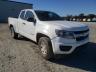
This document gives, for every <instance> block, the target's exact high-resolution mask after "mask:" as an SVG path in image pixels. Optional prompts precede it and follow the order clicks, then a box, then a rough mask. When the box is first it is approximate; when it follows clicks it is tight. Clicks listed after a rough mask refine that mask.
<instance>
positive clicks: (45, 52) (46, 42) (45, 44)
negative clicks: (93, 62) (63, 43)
mask: <svg viewBox="0 0 96 72" xmlns="http://www.w3.org/2000/svg"><path fill="white" fill-rule="evenodd" d="M38 45H39V47H40V51H41V54H42V56H43V57H44V58H45V59H47V60H48V59H52V58H53V57H54V54H53V50H52V45H51V41H50V39H49V38H47V37H41V38H40V39H39V42H38Z"/></svg>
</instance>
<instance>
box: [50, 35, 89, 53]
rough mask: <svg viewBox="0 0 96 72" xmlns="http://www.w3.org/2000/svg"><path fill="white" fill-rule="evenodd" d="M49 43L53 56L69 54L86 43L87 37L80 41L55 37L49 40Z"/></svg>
mask: <svg viewBox="0 0 96 72" xmlns="http://www.w3.org/2000/svg"><path fill="white" fill-rule="evenodd" d="M51 42H52V47H53V52H54V54H71V53H72V52H73V51H74V50H75V49H76V48H77V47H79V46H82V45H84V44H86V43H88V42H89V37H88V38H86V39H84V40H82V41H76V40H75V39H64V38H60V37H55V38H53V39H52V40H51ZM63 48H64V49H63Z"/></svg>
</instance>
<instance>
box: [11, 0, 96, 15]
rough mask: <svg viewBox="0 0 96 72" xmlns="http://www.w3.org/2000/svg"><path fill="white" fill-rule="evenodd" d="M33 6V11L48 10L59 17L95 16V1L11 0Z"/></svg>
mask: <svg viewBox="0 0 96 72" xmlns="http://www.w3.org/2000/svg"><path fill="white" fill-rule="evenodd" d="M12 1H17V2H24V3H30V4H33V8H34V9H35V10H38V9H39V10H48V11H53V12H55V13H58V14H59V15H61V16H67V15H78V14H80V13H84V14H85V15H87V14H96V0H12Z"/></svg>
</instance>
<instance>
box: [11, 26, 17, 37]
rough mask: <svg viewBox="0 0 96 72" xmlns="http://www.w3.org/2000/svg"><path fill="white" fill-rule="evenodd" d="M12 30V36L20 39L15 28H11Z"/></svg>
mask: <svg viewBox="0 0 96 72" xmlns="http://www.w3.org/2000/svg"><path fill="white" fill-rule="evenodd" d="M10 30H11V36H12V37H13V38H14V39H18V33H16V32H15V30H14V27H10Z"/></svg>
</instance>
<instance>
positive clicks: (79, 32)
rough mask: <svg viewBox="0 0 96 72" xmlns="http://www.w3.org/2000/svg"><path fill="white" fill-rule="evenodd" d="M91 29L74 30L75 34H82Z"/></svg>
mask: <svg viewBox="0 0 96 72" xmlns="http://www.w3.org/2000/svg"><path fill="white" fill-rule="evenodd" d="M88 31H89V29H87V30H84V31H74V34H82V33H87V32H88Z"/></svg>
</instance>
